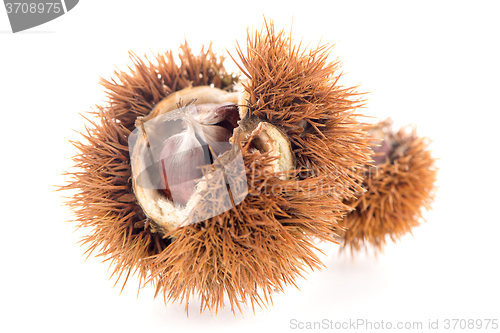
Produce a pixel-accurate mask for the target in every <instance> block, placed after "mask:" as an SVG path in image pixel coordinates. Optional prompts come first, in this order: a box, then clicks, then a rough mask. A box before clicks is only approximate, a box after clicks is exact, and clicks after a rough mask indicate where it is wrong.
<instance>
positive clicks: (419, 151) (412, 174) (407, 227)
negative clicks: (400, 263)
mask: <svg viewBox="0 0 500 333" xmlns="http://www.w3.org/2000/svg"><path fill="white" fill-rule="evenodd" d="M377 126H378V127H379V128H384V130H386V131H387V133H386V135H385V139H384V140H387V141H388V142H389V144H390V145H391V146H392V153H391V154H390V155H389V156H387V158H386V159H385V162H383V163H381V164H379V165H376V166H366V167H365V170H364V178H365V180H364V181H363V187H364V188H366V192H364V193H359V197H358V198H357V199H355V200H354V199H351V200H349V201H347V202H346V203H347V204H348V205H350V206H351V207H353V208H354V210H353V211H352V212H350V213H348V214H347V215H346V216H345V218H344V219H343V221H342V222H341V224H342V225H343V226H344V227H346V228H348V230H347V231H346V233H345V235H344V236H343V237H344V240H345V246H346V247H347V248H350V250H351V252H356V251H359V250H361V249H363V248H364V249H368V245H369V244H370V245H372V246H373V247H374V249H375V250H376V251H381V250H383V247H384V245H385V244H386V242H387V238H390V239H391V240H392V241H396V240H397V239H399V238H400V237H401V236H403V235H404V234H406V233H408V232H410V233H411V229H412V228H414V227H416V226H418V225H419V224H420V221H421V220H422V211H423V209H424V208H425V209H430V207H431V204H432V202H433V200H434V196H435V190H436V186H435V180H436V175H437V168H436V166H435V159H434V158H433V157H432V156H431V151H430V150H429V149H428V145H429V139H427V138H425V137H418V135H417V133H416V131H415V129H414V128H413V129H411V131H410V130H409V128H401V129H400V130H399V131H398V132H396V133H394V132H392V129H391V128H390V123H388V122H387V121H384V122H381V123H380V124H379V125H377ZM378 143H380V142H378Z"/></svg>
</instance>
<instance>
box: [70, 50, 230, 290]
mask: <svg viewBox="0 0 500 333" xmlns="http://www.w3.org/2000/svg"><path fill="white" fill-rule="evenodd" d="M130 56H131V59H132V60H133V63H134V68H129V70H130V73H126V72H116V71H115V76H116V79H112V80H111V81H107V80H104V79H102V80H101V84H102V85H103V86H104V87H105V89H106V92H107V94H108V97H109V103H108V105H106V106H103V107H101V106H99V107H97V110H96V111H95V112H94V116H95V117H96V118H97V120H96V121H90V120H89V122H90V126H89V127H87V133H86V134H83V137H84V140H82V141H83V142H78V141H76V142H73V144H74V146H75V147H76V148H77V149H78V150H79V153H78V155H76V156H75V157H74V161H75V167H76V168H78V169H80V171H77V172H69V173H66V174H67V175H69V176H70V177H71V179H72V180H71V182H70V183H69V184H68V185H66V186H63V187H61V189H63V190H66V189H67V190H77V193H76V194H75V195H73V196H72V197H71V198H70V200H69V201H68V203H67V204H68V205H69V207H71V208H72V210H73V211H74V212H75V214H76V222H78V227H80V228H82V227H88V228H89V230H90V234H89V235H87V236H86V237H84V239H83V240H82V243H83V244H84V245H87V246H88V250H87V252H88V254H89V255H90V254H91V253H92V252H94V251H99V254H98V255H99V256H102V257H105V258H106V260H108V261H110V264H111V266H114V270H113V274H112V276H113V275H115V276H117V280H118V279H119V277H121V276H122V274H124V273H125V275H126V277H127V279H128V276H129V275H130V274H131V273H134V272H137V273H138V275H139V279H140V280H141V281H144V280H145V279H146V277H147V276H148V275H149V267H150V266H151V265H150V263H151V262H152V260H153V259H152V258H153V257H154V256H155V255H157V254H159V253H161V252H162V251H163V250H164V249H165V248H166V247H167V246H168V245H169V244H170V240H169V239H168V238H164V237H163V234H161V233H158V232H156V231H157V230H156V228H155V225H154V224H153V223H151V221H149V220H148V219H147V218H146V216H145V215H144V213H143V211H142V209H141V208H140V206H139V205H138V204H137V202H136V198H135V196H134V194H133V191H132V180H131V176H132V175H131V168H130V156H129V147H128V136H129V135H130V133H131V131H132V130H134V128H135V127H134V123H135V120H136V118H137V117H138V116H145V115H147V114H149V112H150V111H151V110H152V109H153V107H154V106H155V104H156V103H158V102H159V101H161V100H162V99H163V98H164V97H165V96H166V95H167V94H169V93H171V92H174V91H177V90H181V89H183V88H186V87H188V86H199V85H211V84H213V85H214V86H215V87H217V88H220V89H226V90H230V89H232V87H233V83H234V82H235V81H237V78H236V77H235V76H234V75H231V74H229V73H227V72H226V70H225V69H224V66H223V60H224V59H223V58H222V57H217V56H216V55H215V54H214V53H213V52H212V50H211V48H210V47H209V48H208V49H207V50H204V49H202V51H201V52H200V54H199V55H198V56H195V55H193V53H192V52H191V49H190V48H189V46H188V45H187V43H185V44H183V45H181V47H180V52H179V58H180V60H181V63H180V65H179V66H178V65H176V64H175V61H174V55H173V53H172V51H168V52H166V53H165V54H158V55H157V56H156V61H157V63H156V64H154V63H152V62H150V61H148V60H147V59H146V60H145V61H144V60H141V59H140V58H139V57H137V56H136V55H135V54H133V53H131V54H130ZM85 141H86V142H85ZM125 282H126V280H125Z"/></svg>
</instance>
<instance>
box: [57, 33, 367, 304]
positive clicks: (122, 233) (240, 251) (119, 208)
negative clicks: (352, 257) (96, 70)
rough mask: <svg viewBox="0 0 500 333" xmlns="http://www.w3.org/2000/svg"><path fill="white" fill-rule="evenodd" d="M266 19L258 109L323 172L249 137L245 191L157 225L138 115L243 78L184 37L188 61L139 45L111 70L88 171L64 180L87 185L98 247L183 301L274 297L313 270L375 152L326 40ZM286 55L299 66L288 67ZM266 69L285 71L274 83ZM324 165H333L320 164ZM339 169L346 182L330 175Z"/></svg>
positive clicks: (90, 140)
mask: <svg viewBox="0 0 500 333" xmlns="http://www.w3.org/2000/svg"><path fill="white" fill-rule="evenodd" d="M268 29H269V30H263V31H262V33H261V34H260V35H256V37H255V38H256V39H255V43H252V40H251V39H249V48H250V49H251V50H252V54H254V53H255V52H257V53H260V55H259V56H255V55H252V56H250V57H248V58H243V59H244V65H245V67H246V68H247V71H248V72H249V73H250V74H249V76H250V78H252V79H251V80H250V81H249V82H250V85H249V86H247V87H246V88H245V89H246V90H247V92H248V93H249V94H250V96H251V100H250V108H251V110H252V112H253V113H254V114H255V115H258V116H261V117H263V118H266V119H267V120H268V121H270V122H272V123H274V124H277V125H278V126H280V128H281V129H283V130H284V132H287V133H288V135H289V137H290V139H291V141H292V143H293V144H294V151H295V154H296V156H297V157H298V160H299V161H300V165H301V166H305V167H307V168H310V169H312V170H313V171H314V172H310V173H308V174H307V175H304V174H301V175H297V172H295V173H294V174H293V177H292V178H291V179H289V180H283V179H280V176H282V175H280V174H275V173H270V172H269V166H270V164H271V162H272V161H273V159H275V158H276V157H275V156H271V155H270V154H269V153H264V154H261V153H258V152H255V151H253V150H250V149H249V148H248V145H246V146H245V145H244V146H242V147H241V153H242V157H243V161H244V165H245V168H246V173H247V182H248V184H249V188H248V191H249V195H248V196H247V197H246V198H245V199H244V200H243V202H241V204H239V205H238V206H236V208H233V209H231V210H229V211H226V212H224V213H222V214H220V215H218V216H215V217H213V218H211V219H208V220H205V221H202V222H199V223H196V224H192V225H188V226H186V227H182V228H179V229H176V230H174V231H172V232H170V233H168V234H166V235H164V234H163V233H162V232H158V231H159V230H157V228H156V227H155V225H154V223H153V222H152V221H150V220H148V219H147V218H146V216H145V215H144V213H143V212H142V210H141V208H140V207H139V206H138V205H137V203H136V200H135V197H134V194H133V192H132V187H131V172H130V157H129V152H128V146H127V138H128V135H129V134H130V133H131V131H132V130H133V129H134V122H135V120H136V118H137V117H138V116H145V115H147V114H148V113H149V112H150V111H151V110H152V109H153V107H154V106H155V104H156V103H158V102H159V101H161V100H162V99H163V98H164V97H165V96H166V95H167V94H168V93H170V92H173V91H177V90H180V89H183V88H185V87H188V86H189V85H193V86H196V85H210V84H213V85H214V86H215V87H218V88H222V89H228V90H230V89H231V88H232V83H233V82H234V81H236V78H235V77H234V76H232V75H230V74H227V73H226V71H225V70H224V67H223V65H222V59H218V58H216V57H215V55H214V54H213V52H212V51H211V50H210V49H209V50H208V51H206V52H204V51H202V53H201V54H200V56H198V57H196V56H193V54H192V53H191V51H190V50H189V47H188V46H187V44H185V45H183V46H182V47H181V54H180V60H181V64H180V66H177V65H176V64H175V63H174V60H173V55H172V53H171V52H167V53H166V54H165V55H158V56H157V57H156V60H157V62H158V64H153V63H151V62H149V61H143V60H141V59H139V58H138V57H136V56H135V55H132V58H133V61H134V65H135V67H134V68H131V69H130V74H127V73H124V72H116V73H115V74H116V77H117V80H112V81H106V80H103V81H102V84H103V85H104V87H105V88H106V89H107V92H108V94H109V104H108V105H107V106H105V107H98V110H97V112H96V114H95V115H96V116H97V119H98V120H97V121H95V122H91V126H90V128H89V129H88V130H87V134H86V135H85V138H86V142H85V143H81V142H74V144H75V146H76V147H77V148H78V149H79V151H80V153H79V154H78V155H77V156H76V157H75V162H76V166H77V167H79V168H81V170H82V171H78V172H74V173H70V175H71V177H72V179H73V180H72V182H71V183H70V184H69V185H67V186H65V187H64V188H65V189H75V190H77V191H78V193H77V194H75V196H74V197H73V198H72V199H71V200H70V201H69V205H70V206H71V207H72V208H73V209H74V211H75V213H76V216H77V221H78V222H79V224H78V225H79V227H90V228H91V234H90V235H88V236H87V237H86V238H85V239H84V240H83V243H84V244H86V245H88V246H89V250H88V251H89V253H91V252H93V251H94V250H99V251H100V254H99V255H100V256H104V257H106V258H107V260H109V261H110V262H111V264H112V265H113V266H114V272H113V274H117V275H118V276H121V275H122V274H126V275H127V278H128V276H129V274H130V273H133V272H137V273H138V275H139V278H140V279H141V281H146V282H150V283H152V284H153V285H154V286H155V288H156V291H157V295H158V294H163V295H164V297H165V298H166V299H168V300H171V301H176V300H180V301H185V302H186V310H187V305H188V300H189V297H190V296H191V295H192V294H193V293H198V294H199V296H200V297H201V310H202V311H203V310H205V309H208V310H210V311H214V310H215V311H217V310H218V309H220V308H221V307H223V306H224V295H227V296H228V298H229V302H230V306H231V310H232V311H235V309H236V308H237V309H240V310H241V304H243V305H248V304H251V305H252V307H253V306H255V305H258V306H266V305H267V304H268V303H269V302H271V301H272V295H271V294H272V292H273V290H274V289H283V287H284V286H285V285H287V284H294V281H295V278H296V277H297V276H300V275H301V272H302V271H303V270H304V269H307V268H311V269H312V268H318V267H320V266H321V263H320V261H319V259H318V257H317V256H316V255H315V253H314V249H315V246H314V241H315V240H316V239H319V240H324V241H331V242H336V239H337V234H338V232H339V231H340V229H341V227H339V225H338V224H337V221H338V220H340V219H341V217H342V214H343V212H344V211H345V209H346V206H345V204H344V203H342V201H341V200H340V199H339V197H338V196H337V195H334V193H339V194H340V195H341V196H345V197H349V195H350V194H349V193H351V192H352V190H345V188H348V187H349V186H353V187H356V186H358V185H357V183H356V182H355V181H354V180H353V179H356V177H357V176H356V174H355V172H354V171H353V170H351V169H350V168H354V169H355V168H356V166H358V165H359V164H363V163H365V162H367V161H368V160H369V157H368V156H369V149H368V147H367V141H366V139H365V136H366V134H365V132H363V131H362V130H361V129H359V127H358V125H359V124H358V123H357V121H356V120H355V118H354V115H353V110H354V107H355V105H357V101H353V100H351V99H350V98H351V97H353V96H355V95H356V94H355V93H354V91H353V89H352V88H350V89H342V88H340V87H338V86H336V80H337V79H338V76H333V74H332V72H333V71H335V70H336V69H337V64H335V63H334V64H331V63H328V62H327V61H326V57H327V55H328V52H327V48H320V49H319V50H316V51H311V53H310V54H309V55H304V54H302V53H299V51H298V49H297V48H296V47H295V46H294V45H293V44H292V42H291V40H288V39H285V38H284V37H283V34H282V33H278V34H277V35H276V34H275V33H274V28H273V27H272V25H271V26H270V27H269V26H268ZM262 59H268V62H266V61H263V60H262ZM269 59H273V60H269ZM278 59H285V60H278ZM286 62H288V63H289V66H291V67H290V68H289V69H288V70H286V71H285V69H286V68H287V63H286ZM270 66H271V67H270ZM272 66H274V67H272ZM259 68H261V70H262V71H263V74H262V75H264V76H266V75H271V74H272V76H271V78H270V80H271V81H272V80H273V78H274V80H275V82H273V84H266V83H265V82H264V80H263V76H261V74H259V70H258V69H259ZM272 68H275V69H276V70H277V72H274V71H272ZM269 71H271V72H269ZM247 74H248V73H247ZM301 80H302V81H303V82H302V83H301ZM274 85H276V86H278V87H280V88H279V89H281V92H280V93H279V94H278V90H276V89H274V88H273V86H274ZM259 100H260V101H261V102H260V103H258V102H257V101H259ZM279 100H283V101H282V102H280V101H279ZM262 103H264V104H262ZM273 110H274V111H273ZM264 116H265V117H264ZM301 121H305V122H308V123H310V124H311V125H310V127H308V128H307V129H306V131H305V132H306V133H302V132H301V127H300V126H298V125H295V124H294V123H295V122H301ZM323 165H326V166H327V171H331V172H332V173H333V174H330V173H327V172H322V173H320V172H319V171H318V170H319V169H320V168H321V167H322V166H323ZM299 171H301V170H299ZM281 178H283V177H281ZM334 179H339V180H340V182H338V183H339V184H341V187H342V189H340V190H339V189H337V188H335V184H334V185H332V184H331V181H332V180H334ZM214 181H215V178H214ZM332 187H333V188H332Z"/></svg>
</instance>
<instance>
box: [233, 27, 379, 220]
mask: <svg viewBox="0 0 500 333" xmlns="http://www.w3.org/2000/svg"><path fill="white" fill-rule="evenodd" d="M332 47H333V46H331V45H323V46H319V47H318V48H316V49H311V50H310V51H308V52H307V51H306V50H305V49H301V47H300V45H298V46H297V45H295V44H294V43H293V40H292V38H291V37H289V36H286V35H285V32H284V31H283V30H281V31H278V32H277V31H275V28H274V24H273V22H272V21H271V22H270V23H267V22H265V25H264V27H263V28H262V31H260V32H255V33H254V34H253V35H251V34H249V35H248V38H247V50H246V55H245V54H244V53H243V51H242V50H241V48H238V50H237V51H238V55H239V58H240V61H241V63H242V65H241V66H240V69H241V70H242V71H243V73H244V74H245V75H246V76H247V78H248V79H247V80H246V81H242V83H243V86H244V87H245V92H246V96H247V103H248V109H249V111H247V112H251V113H252V114H254V115H256V116H259V117H262V118H264V119H267V120H268V121H269V122H271V123H273V124H274V125H276V126H279V127H281V128H282V129H283V130H284V131H285V132H286V133H287V134H288V136H289V138H290V141H291V143H292V147H293V149H294V153H295V155H296V159H297V165H298V166H297V168H298V169H299V170H301V171H302V170H303V171H305V170H308V171H307V172H304V173H303V174H308V175H309V174H314V175H317V176H318V177H320V179H322V181H324V182H327V183H329V184H330V186H331V188H332V191H333V192H335V195H336V196H338V197H340V198H353V197H354V195H355V194H356V193H359V192H360V191H362V190H363V189H362V188H361V187H360V185H359V184H360V182H361V181H362V178H361V176H360V175H359V172H358V170H359V169H360V168H361V169H362V168H363V167H364V165H365V164H367V163H368V162H369V161H370V154H371V150H370V148H369V142H368V136H367V134H366V132H364V131H363V130H362V124H360V123H358V120H357V118H356V114H355V113H354V112H355V110H356V108H358V107H360V106H362V103H363V101H362V100H361V99H360V95H361V94H359V93H358V92H356V87H349V88H346V87H342V86H340V85H338V81H339V79H340V76H341V73H339V70H340V65H339V62H338V61H335V62H330V61H329V60H328V58H329V55H330V52H331V50H332ZM248 109H247V110H248ZM304 124H307V125H306V126H307V127H306V128H305V129H304ZM345 208H346V209H349V208H348V207H345ZM344 211H345V210H344Z"/></svg>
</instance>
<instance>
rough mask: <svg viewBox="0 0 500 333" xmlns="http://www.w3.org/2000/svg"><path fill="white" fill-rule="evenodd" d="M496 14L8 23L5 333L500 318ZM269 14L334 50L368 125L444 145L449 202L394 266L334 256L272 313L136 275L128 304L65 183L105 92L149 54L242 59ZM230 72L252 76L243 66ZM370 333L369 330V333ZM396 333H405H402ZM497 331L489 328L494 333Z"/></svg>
mask: <svg viewBox="0 0 500 333" xmlns="http://www.w3.org/2000/svg"><path fill="white" fill-rule="evenodd" d="M499 9H500V8H499V7H498V6H497V5H496V3H495V2H493V1H492V2H483V1H477V2H472V1H471V2H458V1H457V2H437V1H432V2H423V1H418V2H417V1H415V2H413V3H412V4H410V3H409V2H405V3H404V4H403V3H400V2H396V1H394V2H381V1H372V2H360V1H351V2H335V1H327V2H317V1H300V2H292V1H287V2H281V3H279V4H278V3H276V4H275V3H272V2H271V1H245V2H237V1H231V2H217V1H205V2H184V1H135V2H131V1H117V0H115V1H109V0H107V1H80V3H79V4H78V5H77V6H76V7H75V8H74V9H73V10H72V11H70V12H69V13H68V14H66V15H64V16H62V17H60V18H58V19H56V20H54V21H52V22H49V23H46V24H44V25H42V26H39V27H35V28H33V29H31V30H28V31H26V32H21V33H18V34H12V33H11V32H10V26H9V23H8V18H7V14H6V12H5V10H4V9H3V8H0V51H1V52H0V111H1V121H2V132H1V139H2V144H1V147H2V150H1V163H0V175H1V177H2V179H1V185H0V190H1V191H2V199H1V201H0V202H1V208H2V209H1V215H0V216H1V223H2V224H1V231H0V232H1V240H0V255H1V264H2V265H1V267H2V269H1V274H0V299H1V304H2V310H1V311H0V317H1V319H0V330H1V331H2V332H118V331H119V332H145V331H148V332H179V331H183V332H185V331H195V330H197V331H203V332H233V331H238V332H240V331H242V332H246V331H248V332H256V331H257V332H271V331H274V332H285V331H288V330H291V331H297V330H298V329H295V330H293V329H292V328H293V327H292V326H291V320H293V319H295V320H297V321H300V322H314V321H322V320H323V319H327V320H333V321H334V322H343V321H349V320H357V319H365V320H370V321H372V322H380V321H382V320H384V322H387V321H391V322H393V323H396V322H398V321H403V322H404V321H411V322H413V321H422V322H423V324H424V328H425V327H427V324H428V321H429V319H431V320H433V321H435V320H436V319H438V320H439V325H440V327H441V328H442V327H443V325H444V320H445V319H453V318H457V319H487V318H489V319H493V318H496V319H500V311H499V310H500V288H499V281H500V273H499V269H498V268H499V260H498V254H499V248H500V245H499V239H498V238H499V231H500V227H499V224H500V217H499V213H498V211H497V210H496V209H497V208H498V207H499V202H498V199H499V195H498V192H497V190H498V188H499V185H500V183H499V177H498V170H497V167H498V158H497V157H498V153H499V146H498V143H499V140H498V132H499V131H498V127H499V124H498V121H499V120H500V117H499V115H498V113H499V111H500V107H499V100H498V97H499V90H500V81H499V78H500V65H499V64H500V51H499V32H500V23H499V22H500V20H498V15H499ZM263 15H265V16H266V17H267V18H268V19H273V20H275V23H276V26H277V27H283V28H285V29H286V30H289V29H290V27H291V25H292V19H293V35H294V36H295V39H296V40H297V41H299V40H300V39H301V38H303V40H304V44H307V42H309V41H312V42H313V43H312V44H311V45H317V43H318V42H319V41H320V39H321V41H322V42H335V43H336V46H335V48H334V50H333V52H332V60H333V59H334V58H336V57H339V58H340V59H341V60H343V61H344V70H345V72H346V75H345V76H344V78H343V81H342V83H343V84H344V85H352V84H361V88H360V90H361V91H366V92H370V94H369V95H368V99H369V100H368V104H367V107H366V108H365V109H363V110H362V112H363V113H365V114H367V115H371V116H375V117H381V118H385V117H386V116H389V115H390V116H392V118H393V119H394V120H395V122H396V124H397V125H404V124H410V123H413V124H416V125H417V126H418V131H419V134H421V135H426V136H429V137H430V138H432V139H433V140H434V142H433V144H432V150H433V151H434V156H436V157H438V158H440V160H439V167H440V172H439V180H438V183H439V184H438V185H439V186H440V190H439V193H438V198H437V200H436V202H435V204H434V209H433V211H431V212H428V213H426V215H425V216H426V219H427V223H425V224H424V225H422V226H421V227H419V228H417V229H415V231H414V234H413V236H411V235H409V236H407V237H404V238H402V239H401V240H400V241H399V242H398V243H397V244H391V245H390V246H388V247H387V249H386V251H385V253H384V254H382V255H380V256H378V258H375V257H374V256H373V255H368V256H365V255H362V256H359V257H358V258H357V259H356V260H355V261H351V260H350V259H349V258H346V257H345V256H339V255H338V246H325V247H324V248H325V251H326V252H327V255H326V256H322V257H321V258H322V260H323V262H324V264H325V266H326V267H325V268H324V269H323V270H322V271H315V272H310V273H309V274H307V275H306V279H298V281H297V285H298V287H299V288H300V290H297V289H295V288H293V287H289V288H287V289H286V293H285V294H278V295H276V296H275V298H274V306H272V307H270V308H269V309H256V310H255V314H254V313H253V312H252V310H251V309H244V313H243V315H241V314H236V316H233V314H232V313H231V312H230V311H229V309H227V308H226V309H224V310H222V311H221V312H219V314H218V316H215V315H214V314H210V313H209V312H205V313H203V314H199V311H198V307H199V301H197V300H192V301H191V304H190V313H189V317H188V318H187V317H186V315H185V314H184V305H179V304H178V303H174V304H168V305H167V306H165V305H164V303H163V300H162V299H153V291H152V290H151V288H150V287H146V288H144V289H143V290H141V292H140V294H139V296H137V293H136V291H137V283H136V282H135V279H134V278H131V279H130V281H129V284H128V285H127V286H126V287H125V289H124V291H123V292H122V293H121V295H120V287H118V286H117V287H115V288H113V284H114V280H108V278H109V275H110V272H109V271H108V265H107V263H101V260H100V259H96V258H94V257H91V258H89V259H88V260H87V261H85V257H84V255H83V253H84V251H85V249H84V248H82V247H80V246H79V245H78V244H77V242H78V240H79V239H80V237H81V236H82V235H83V234H84V233H85V232H84V231H77V232H75V231H74V229H75V228H74V224H73V223H71V222H66V221H68V220H71V219H72V215H71V213H70V212H69V211H68V209H67V208H66V207H65V206H64V205H63V202H64V200H63V198H61V195H62V193H59V192H54V188H55V187H54V186H53V185H61V184H64V182H65V180H66V178H64V177H62V176H61V175H60V174H61V173H62V172H63V171H65V170H68V169H69V168H70V166H71V165H72V162H71V160H70V159H69V158H70V157H71V156H72V155H74V154H75V153H76V151H75V149H74V148H73V147H72V146H71V145H70V144H69V143H68V141H67V139H79V135H77V134H76V133H75V132H74V130H76V131H82V130H83V129H84V127H83V125H84V124H85V123H86V122H85V121H84V120H83V118H81V117H80V115H79V113H82V112H85V111H89V110H90V109H91V108H92V107H93V106H94V105H95V104H102V103H104V100H105V94H104V92H103V90H102V88H101V86H100V85H99V84H98V80H99V77H104V78H110V77H111V76H112V73H113V71H114V70H115V66H116V68H119V69H122V70H125V69H126V66H127V65H131V61H130V60H129V59H128V55H127V52H128V51H129V50H132V51H133V52H135V53H137V54H138V55H141V56H142V55H144V54H146V55H148V56H149V58H153V53H158V52H164V51H166V50H168V49H176V48H177V47H178V45H179V44H180V43H182V42H183V41H184V39H186V40H187V41H188V42H189V43H190V45H191V47H192V48H193V50H194V51H197V50H199V48H200V46H201V45H202V44H207V43H209V41H213V43H214V44H213V45H214V49H215V50H220V51H221V52H225V51H224V49H225V48H227V50H228V51H229V52H231V53H232V54H233V55H234V54H235V41H236V40H237V41H239V43H240V44H241V45H245V38H246V28H247V27H251V28H259V29H260V27H261V25H262V23H263ZM227 67H229V68H230V69H233V70H236V66H234V65H233V64H232V63H231V60H229V61H228V62H227ZM359 331H362V330H359ZM378 331H381V330H378ZM394 331H395V330H394ZM480 331H482V330H480Z"/></svg>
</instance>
